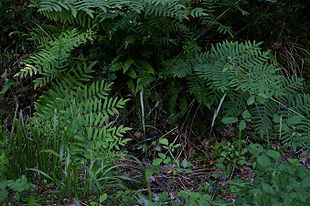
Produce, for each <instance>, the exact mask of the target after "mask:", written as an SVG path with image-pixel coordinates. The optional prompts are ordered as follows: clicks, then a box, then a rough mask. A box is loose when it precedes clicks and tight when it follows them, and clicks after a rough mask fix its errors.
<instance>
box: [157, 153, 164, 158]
mask: <svg viewBox="0 0 310 206" xmlns="http://www.w3.org/2000/svg"><path fill="white" fill-rule="evenodd" d="M158 156H159V157H160V158H162V159H165V158H166V155H165V154H164V153H158Z"/></svg>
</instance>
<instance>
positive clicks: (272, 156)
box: [266, 150, 281, 161]
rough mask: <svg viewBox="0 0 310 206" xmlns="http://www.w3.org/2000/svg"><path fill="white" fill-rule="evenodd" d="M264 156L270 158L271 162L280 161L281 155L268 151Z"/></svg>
mask: <svg viewBox="0 0 310 206" xmlns="http://www.w3.org/2000/svg"><path fill="white" fill-rule="evenodd" d="M266 154H267V155H268V156H269V157H271V158H272V159H273V160H275V161H278V160H280V159H281V155H280V153H279V152H277V151H275V150H268V151H267V152H266Z"/></svg>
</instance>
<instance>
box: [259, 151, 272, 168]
mask: <svg viewBox="0 0 310 206" xmlns="http://www.w3.org/2000/svg"><path fill="white" fill-rule="evenodd" d="M257 163H258V164H259V165H261V166H263V167H268V166H269V165H270V164H271V162H270V159H269V158H268V156H267V155H265V154H263V155H260V156H258V157H257Z"/></svg>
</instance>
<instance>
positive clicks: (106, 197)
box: [99, 193, 108, 202]
mask: <svg viewBox="0 0 310 206" xmlns="http://www.w3.org/2000/svg"><path fill="white" fill-rule="evenodd" d="M107 199H108V194H107V193H103V194H102V195H100V197H99V202H104V201H106V200H107Z"/></svg>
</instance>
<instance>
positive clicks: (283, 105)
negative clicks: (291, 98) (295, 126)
mask: <svg viewBox="0 0 310 206" xmlns="http://www.w3.org/2000/svg"><path fill="white" fill-rule="evenodd" d="M270 99H271V100H272V101H274V102H276V103H278V104H279V105H281V106H282V107H285V108H287V109H288V110H289V111H291V112H293V113H295V114H297V115H298V116H300V117H302V118H306V117H305V116H304V115H302V114H300V113H299V112H297V111H295V110H293V109H291V108H289V107H288V106H286V105H285V104H283V103H281V102H279V101H278V100H276V99H274V98H272V97H270Z"/></svg>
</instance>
